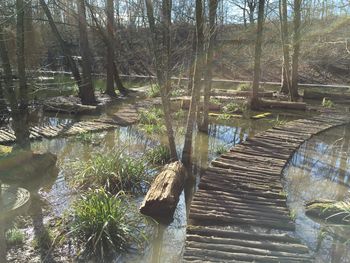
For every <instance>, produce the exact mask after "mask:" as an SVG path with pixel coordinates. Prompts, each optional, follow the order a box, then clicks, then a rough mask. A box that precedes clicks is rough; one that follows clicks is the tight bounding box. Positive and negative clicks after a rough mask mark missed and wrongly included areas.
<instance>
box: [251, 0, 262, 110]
mask: <svg viewBox="0 0 350 263" xmlns="http://www.w3.org/2000/svg"><path fill="white" fill-rule="evenodd" d="M264 9H265V0H259V8H258V25H257V31H256V42H255V55H254V79H253V94H252V98H251V102H250V104H251V105H250V107H251V108H252V109H257V108H259V98H258V90H259V82H260V74H261V67H260V61H261V53H262V49H261V45H262V38H263V26H264V16H265V11H264Z"/></svg>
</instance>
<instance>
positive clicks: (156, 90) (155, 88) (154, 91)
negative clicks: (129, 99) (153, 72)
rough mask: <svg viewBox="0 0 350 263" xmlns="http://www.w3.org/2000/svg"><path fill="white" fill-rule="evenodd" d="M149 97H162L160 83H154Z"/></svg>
mask: <svg viewBox="0 0 350 263" xmlns="http://www.w3.org/2000/svg"><path fill="white" fill-rule="evenodd" d="M147 95H148V97H151V98H156V97H160V87H159V85H158V84H152V85H151V86H150V89H149V90H148V93H147Z"/></svg>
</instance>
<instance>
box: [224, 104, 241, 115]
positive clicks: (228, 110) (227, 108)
mask: <svg viewBox="0 0 350 263" xmlns="http://www.w3.org/2000/svg"><path fill="white" fill-rule="evenodd" d="M237 111H240V105H239V104H237V103H235V102H230V103H228V104H226V105H225V106H224V112H226V113H233V112H237Z"/></svg>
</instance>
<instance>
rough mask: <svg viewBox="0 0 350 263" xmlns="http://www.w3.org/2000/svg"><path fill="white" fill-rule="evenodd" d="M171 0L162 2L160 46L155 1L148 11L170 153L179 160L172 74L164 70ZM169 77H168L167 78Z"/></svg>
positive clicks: (167, 51) (166, 65)
mask: <svg viewBox="0 0 350 263" xmlns="http://www.w3.org/2000/svg"><path fill="white" fill-rule="evenodd" d="M171 5H172V2H171V0H163V2H162V18H161V23H162V29H163V30H162V33H163V41H162V42H161V43H162V44H161V47H160V48H159V46H158V45H159V41H158V35H157V31H156V24H155V19H154V14H153V3H152V0H146V11H147V17H148V23H149V27H150V30H151V33H152V49H153V53H154V57H155V64H156V73H157V80H158V85H159V86H160V94H161V99H162V105H163V111H164V121H165V126H166V130H167V136H168V142H169V149H170V155H171V158H172V159H173V160H177V159H178V158H177V152H176V145H175V138H174V131H173V126H172V123H171V120H172V118H171V111H170V100H169V97H168V96H169V94H168V92H167V91H168V87H167V86H168V85H169V84H170V82H169V81H170V76H169V73H168V74H164V71H165V70H166V71H168V70H169V67H168V63H165V61H164V55H169V50H170V46H169V47H164V46H163V44H164V43H169V44H170V39H169V40H166V38H170V24H171ZM165 67H166V68H165ZM167 77H168V78H169V79H166V78H167Z"/></svg>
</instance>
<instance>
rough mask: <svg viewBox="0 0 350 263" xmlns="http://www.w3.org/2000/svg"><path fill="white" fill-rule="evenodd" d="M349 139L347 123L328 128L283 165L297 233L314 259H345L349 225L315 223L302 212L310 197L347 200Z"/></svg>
mask: <svg viewBox="0 0 350 263" xmlns="http://www.w3.org/2000/svg"><path fill="white" fill-rule="evenodd" d="M349 143H350V126H349V125H347V126H341V127H337V128H333V129H331V130H328V131H326V132H324V133H321V134H319V135H317V136H315V137H313V138H311V139H310V140H309V141H307V142H306V143H304V144H303V145H302V146H301V147H300V149H299V150H298V151H297V153H296V154H294V156H293V158H292V159H291V161H290V163H289V165H288V166H287V167H286V169H285V186H286V191H287V194H288V203H289V207H290V208H291V210H292V211H293V213H294V214H295V215H296V223H297V225H296V226H297V227H296V232H297V235H298V236H299V237H300V238H301V239H302V240H304V241H305V242H306V243H307V244H308V245H309V246H310V247H311V248H312V249H313V250H314V251H315V255H316V261H317V262H337V263H343V262H344V263H345V262H349V261H348V260H349V258H350V246H349V243H348V241H349V240H350V239H349V238H350V231H349V227H344V226H335V225H326V224H324V223H318V222H315V221H313V220H312V219H310V218H308V217H307V216H306V215H305V204H306V203H308V202H310V201H313V200H322V199H324V200H336V201H344V200H350V184H349V183H350V182H349V179H350V156H349ZM346 241H347V243H346Z"/></svg>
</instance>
